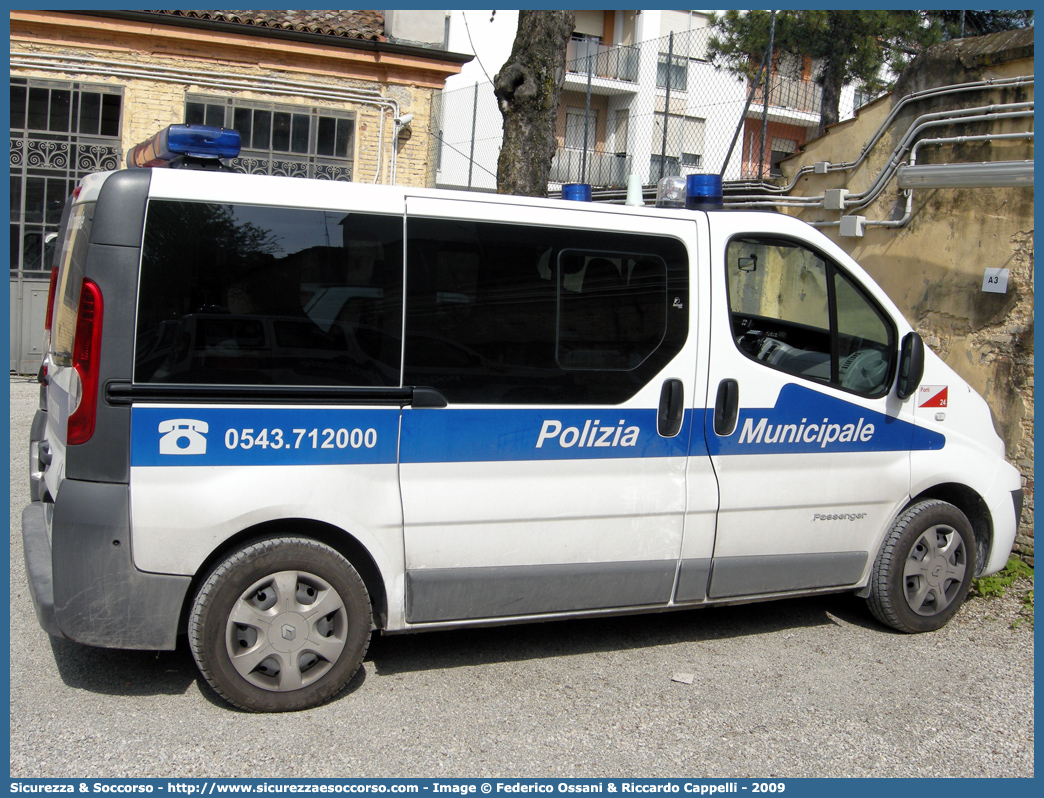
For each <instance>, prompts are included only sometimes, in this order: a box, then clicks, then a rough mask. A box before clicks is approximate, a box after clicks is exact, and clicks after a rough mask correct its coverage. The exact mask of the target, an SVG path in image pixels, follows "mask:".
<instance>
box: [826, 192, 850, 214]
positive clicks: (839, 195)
mask: <svg viewBox="0 0 1044 798" xmlns="http://www.w3.org/2000/svg"><path fill="white" fill-rule="evenodd" d="M847 196H848V189H847V188H828V189H827V190H826V191H824V192H823V207H824V208H826V209H827V210H828V211H843V210H844V209H845V198H846V197H847Z"/></svg>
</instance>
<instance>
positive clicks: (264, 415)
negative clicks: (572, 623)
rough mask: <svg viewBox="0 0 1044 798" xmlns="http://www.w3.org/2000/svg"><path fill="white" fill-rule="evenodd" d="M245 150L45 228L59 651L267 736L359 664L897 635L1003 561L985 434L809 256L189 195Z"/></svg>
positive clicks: (474, 199)
mask: <svg viewBox="0 0 1044 798" xmlns="http://www.w3.org/2000/svg"><path fill="white" fill-rule="evenodd" d="M237 151H238V141H237V134H235V133H234V132H232V131H223V130H220V129H207V128H198V127H189V126H172V127H171V128H169V129H168V130H166V131H164V132H163V134H161V135H160V136H157V137H155V138H154V139H152V140H150V141H149V142H146V143H145V144H143V145H140V146H139V147H137V148H135V149H134V150H132V151H131V153H130V154H129V156H128V160H129V161H130V162H131V163H132V164H134V165H136V166H146V167H152V166H158V165H161V164H164V163H169V164H171V165H172V166H181V167H183V168H127V169H123V170H120V171H117V172H109V173H103V174H95V175H90V176H88V177H86V178H84V179H83V181H82V182H81V184H80V186H79V187H78V188H77V190H76V193H75V194H74V195H73V197H72V198H71V200H70V202H69V205H68V208H67V209H66V215H65V221H64V224H63V228H62V232H61V233H60V248H59V251H58V254H57V257H56V266H55V269H54V274H53V279H52V290H51V305H52V310H51V312H50V313H49V315H48V321H47V327H48V333H47V342H48V343H47V354H46V358H45V363H44V372H43V376H42V382H43V386H42V388H41V406H40V410H39V412H38V414H37V417H36V420H35V422H34V424H33V429H32V436H31V437H32V440H31V442H30V472H31V475H30V481H31V488H32V498H33V501H32V503H31V505H30V506H29V507H27V508H26V509H25V511H24V513H23V517H22V530H23V537H24V546H25V558H26V564H27V571H28V575H29V581H30V587H31V591H32V595H33V600H34V603H35V605H36V611H37V615H38V617H39V621H40V623H41V625H42V626H43V628H44V629H45V630H46V631H47V632H49V633H50V634H52V635H55V636H60V637H64V638H67V639H69V640H73V641H78V642H80V643H84V644H88V645H93V646H104V647H114V648H126V649H173V648H175V646H176V645H177V642H178V639H179V635H182V634H185V635H187V639H188V645H189V646H190V647H191V650H192V653H193V655H194V657H195V660H196V662H197V663H198V666H199V668H200V671H201V672H202V674H203V676H204V677H205V679H206V680H207V682H209V684H210V685H211V686H212V687H213V688H214V690H215V691H217V693H218V694H220V695H221V696H222V697H223V698H224V699H226V700H227V701H229V702H231V703H232V704H234V705H236V706H238V707H241V708H244V709H248V710H256V711H281V710H294V709H302V708H306V707H311V706H314V705H316V704H319V703H321V702H323V701H325V700H327V699H329V698H330V697H332V696H334V695H335V694H337V693H338V692H339V691H340V690H341V689H342V688H343V687H344V686H345V684H346V683H347V682H348V680H349V679H350V678H351V677H352V676H353V674H354V673H355V672H356V671H357V670H358V669H359V667H360V665H361V663H362V661H363V657H364V655H365V652H366V649H367V646H368V643H369V640H370V637H371V634H372V633H373V632H374V631H380V632H382V633H397V632H410V631H422V630H437V629H447V628H452V627H461V626H466V625H477V624H496V623H513V622H520V621H540V620H551V619H559V618H566V617H578V616H587V615H599V614H611V613H639V612H650V611H661V610H668V609H686V608H695V607H702V606H705V605H712V604H730V603H738V602H747V601H755V600H757V601H760V600H764V599H768V598H777V597H789V596H796V595H809V594H815V593H829V592H839V591H851V592H854V593H856V594H858V595H859V596H862V597H865V598H866V600H867V603H868V604H869V608H870V611H871V612H872V613H873V614H874V615H875V616H876V617H877V618H878V619H879V620H880V621H882V622H883V623H885V624H887V625H889V626H891V627H894V628H895V629H898V630H901V631H904V632H923V631H928V630H933V629H936V628H939V627H941V626H942V625H944V624H945V623H946V622H947V621H948V620H949V619H950V618H951V617H952V616H953V615H954V613H955V612H956V611H957V609H958V607H959V606H960V604H961V602H962V601H963V600H964V598H965V596H966V595H967V593H968V590H969V587H970V583H971V580H972V578H973V576H975V575H983V574H989V573H992V572H995V571H998V570H1000V569H1001V568H1002V567H1003V566H1004V565H1005V563H1006V560H1007V557H1008V554H1009V552H1010V550H1011V547H1012V543H1013V540H1014V538H1015V531H1016V527H1017V525H1018V521H1019V516H1020V513H1021V504H1022V490H1021V481H1020V477H1019V474H1018V472H1017V471H1016V470H1015V469H1014V468H1013V467H1012V466H1011V465H1009V464H1008V463H1007V462H1006V461H1005V458H1004V447H1003V445H1002V442H1001V440H1000V439H999V437H998V436H997V434H996V433H995V431H994V426H993V423H992V420H991V415H990V410H989V408H988V407H987V405H986V403H985V402H984V400H983V399H982V398H981V397H980V396H978V395H977V394H976V393H975V392H974V391H973V390H972V389H971V388H970V387H969V385H968V384H967V383H965V381H964V380H962V379H961V378H960V377H958V376H957V375H956V374H955V373H954V372H953V371H952V370H951V369H950V368H948V367H947V366H946V365H945V364H943V362H942V361H941V360H940V359H939V358H938V357H936V356H935V355H934V354H932V353H931V352H930V351H929V350H927V349H926V348H925V347H924V345H923V343H922V341H921V338H920V337H919V336H918V334H917V333H916V332H914V331H913V330H912V329H911V327H910V325H909V324H908V323H907V322H906V321H905V320H904V318H903V316H902V314H901V313H900V312H899V310H898V309H897V308H896V306H895V305H894V304H893V303H892V302H891V301H890V300H889V298H888V297H887V296H886V295H885V294H884V292H883V291H882V290H881V289H880V288H879V287H878V286H877V285H875V284H874V282H873V281H872V280H871V279H870V278H869V277H868V276H867V274H866V273H865V272H864V271H863V270H862V269H861V268H860V267H859V266H858V265H857V264H856V263H855V262H854V261H853V260H852V259H851V258H850V257H849V256H848V255H847V254H845V252H843V251H842V250H841V249H840V248H839V247H837V246H836V245H835V244H834V243H832V242H831V241H830V240H828V239H827V238H826V237H825V236H823V235H821V234H820V233H818V232H817V231H815V230H814V229H812V228H811V227H809V226H807V225H806V224H804V223H802V222H799V221H797V220H795V219H793V218H790V217H788V216H786V215H782V214H777V213H771V212H746V211H731V210H722V209H720V208H719V207H717V206H716V204H715V203H714V202H713V194H714V193H715V192H714V191H713V190H712V191H710V195H711V196H710V198H708V196H702V195H700V194H699V193H698V192H697V191H694V192H693V194H692V195H691V196H689V197H688V198H687V199H686V201H685V204H686V205H687V207H683V208H680V209H677V208H663V207H635V206H630V205H611V204H598V203H595V204H592V203H585V202H575V201H570V200H568V199H563V200H544V199H532V198H524V197H511V196H498V195H478V194H466V193H457V192H449V191H439V190H425V189H412V188H402V187H385V186H371V185H359V184H351V183H336V182H331V181H321V180H306V179H300V178H293V179H290V178H280V177H268V176H250V175H243V174H234V173H231V172H229V171H227V170H221V169H207V168H192V167H197V166H200V165H201V164H205V163H206V162H207V159H208V158H209V159H211V162H213V163H219V161H216V160H213V159H214V158H215V157H220V158H230V157H234V155H235V153H236V152H237ZM689 182H690V185H692V186H695V187H696V188H697V189H699V187H700V185H701V181H700V180H695V181H694V180H691V179H690V181H689ZM711 183H713V181H711ZM717 193H718V194H719V195H720V183H719V184H718V188H717Z"/></svg>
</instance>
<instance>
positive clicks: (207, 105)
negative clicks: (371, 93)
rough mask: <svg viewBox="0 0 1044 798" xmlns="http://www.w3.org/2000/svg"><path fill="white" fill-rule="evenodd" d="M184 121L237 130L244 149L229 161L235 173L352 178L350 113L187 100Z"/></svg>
mask: <svg viewBox="0 0 1044 798" xmlns="http://www.w3.org/2000/svg"><path fill="white" fill-rule="evenodd" d="M185 122H186V123H188V124H190V125H192V124H196V125H215V126H219V127H228V128H234V129H235V130H238V131H239V135H240V136H241V137H242V140H243V149H242V150H241V152H240V154H239V157H238V158H236V159H234V160H233V161H231V162H230V165H231V166H232V168H233V169H234V170H235V171H237V172H245V173H249V174H262V175H282V176H285V177H317V178H325V179H328V180H346V181H348V180H351V179H352V173H353V164H354V153H355V114H354V113H348V112H344V111H335V110H333V109H329V108H309V107H307V106H286V105H277V104H274V103H263V102H248V101H245V100H239V99H233V98H220V97H206V96H190V97H188V98H187V99H186V103H185Z"/></svg>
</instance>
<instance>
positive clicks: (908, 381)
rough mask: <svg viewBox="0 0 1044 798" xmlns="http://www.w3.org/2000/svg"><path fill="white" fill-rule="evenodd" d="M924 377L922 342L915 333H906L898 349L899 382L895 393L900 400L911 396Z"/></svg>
mask: <svg viewBox="0 0 1044 798" xmlns="http://www.w3.org/2000/svg"><path fill="white" fill-rule="evenodd" d="M923 376H924V341H922V340H921V336H919V335H918V334H917V333H915V332H912V333H907V334H906V336H905V337H904V338H903V343H902V346H901V347H900V348H899V380H898V381H897V383H896V388H895V393H896V395H897V396H898V397H899V398H900V399H909V398H910V397H911V396H913V394H914V391H916V390H917V386H919V385H920V384H921V377H923Z"/></svg>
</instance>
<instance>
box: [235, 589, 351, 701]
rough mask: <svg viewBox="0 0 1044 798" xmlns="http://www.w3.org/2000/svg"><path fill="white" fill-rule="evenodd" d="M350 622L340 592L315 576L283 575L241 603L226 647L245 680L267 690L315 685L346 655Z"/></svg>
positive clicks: (245, 593)
mask: <svg viewBox="0 0 1044 798" xmlns="http://www.w3.org/2000/svg"><path fill="white" fill-rule="evenodd" d="M347 630H348V618H347V613H346V612H345V609H344V602H343V601H341V597H340V596H338V595H337V591H336V590H334V589H333V588H332V587H330V585H329V584H327V583H326V582H325V581H323V580H322V579H320V578H319V577H317V576H315V574H310V573H306V572H304V571H280V572H279V573H276V574H271V575H270V576H266V577H265V578H264V579H260V580H258V581H257V582H255V583H254V584H252V585H251V586H250V587H248V588H247V589H246V590H245V591H243V594H242V595H241V596H240V597H239V599H238V600H237V601H236V603H235V605H234V606H233V607H232V612H231V613H229V616H228V623H227V624H226V625H225V646H226V648H227V649H228V656H229V658H230V659H231V660H232V665H233V667H235V669H236V670H237V671H238V672H239V674H240V676H242V677H243V678H244V679H246V680H247V681H248V682H250V683H251V684H253V685H255V686H256V687H260V688H262V689H263V690H273V691H276V692H286V691H288V690H297V689H299V688H301V687H306V686H307V685H309V684H312V683H313V682H315V681H316V680H317V679H320V678H322V676H323V674H325V673H326V672H327V671H329V670H330V668H331V667H332V666H333V664H334V663H335V662H337V659H338V657H340V656H341V652H342V651H343V650H344V641H345V635H346V632H347Z"/></svg>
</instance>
